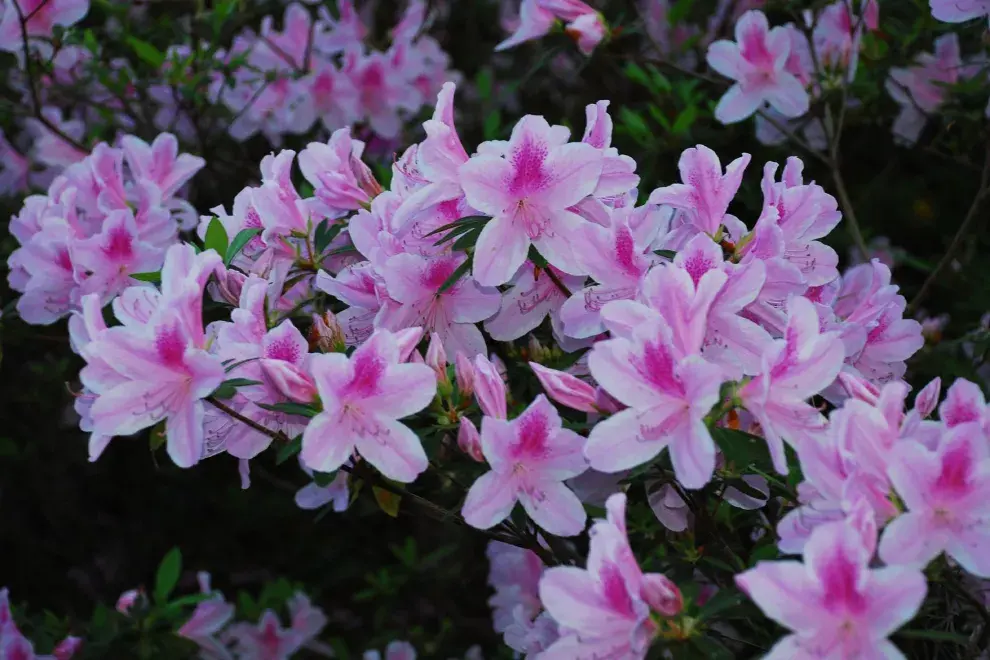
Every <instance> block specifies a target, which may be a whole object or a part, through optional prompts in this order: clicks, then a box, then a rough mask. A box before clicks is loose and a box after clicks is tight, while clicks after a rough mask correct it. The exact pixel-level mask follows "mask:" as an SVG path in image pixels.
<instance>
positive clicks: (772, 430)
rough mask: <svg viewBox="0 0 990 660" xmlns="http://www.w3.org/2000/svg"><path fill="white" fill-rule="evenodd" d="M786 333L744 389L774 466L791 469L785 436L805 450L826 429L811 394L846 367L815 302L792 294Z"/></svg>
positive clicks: (837, 342)
mask: <svg viewBox="0 0 990 660" xmlns="http://www.w3.org/2000/svg"><path fill="white" fill-rule="evenodd" d="M788 311H789V313H790V316H789V318H788V322H787V329H786V331H785V334H784V337H783V338H782V339H778V340H776V341H774V344H773V345H772V346H770V347H769V348H768V350H767V352H766V353H765V354H764V356H763V360H764V367H763V370H762V373H761V374H759V375H758V376H757V377H756V378H754V379H753V380H752V381H750V382H749V383H747V384H746V385H744V386H743V387H742V388H741V389H740V390H739V397H740V400H741V401H742V403H743V406H745V408H746V410H748V411H749V412H751V413H752V414H753V416H754V417H755V418H756V420H757V421H758V422H759V423H760V426H761V428H762V429H763V433H764V434H765V437H766V440H767V446H768V447H769V449H770V456H771V458H772V459H773V463H774V467H775V468H776V469H777V471H778V472H780V473H781V474H787V460H786V457H785V455H784V445H783V443H782V440H787V442H789V443H790V444H791V445H793V446H795V447H796V448H797V449H798V451H799V452H800V450H801V445H802V443H803V442H809V441H814V438H816V437H817V436H818V435H819V434H820V433H821V432H822V431H823V430H824V429H825V419H824V417H822V415H821V413H820V412H818V410H816V409H815V408H814V407H813V406H811V405H810V404H809V403H808V402H807V400H808V399H809V398H811V397H812V396H814V395H816V394H818V393H819V392H821V391H822V390H823V389H825V388H826V387H828V385H829V384H831V383H832V381H834V380H835V377H836V376H837V375H838V373H839V370H840V369H841V368H842V358H843V355H844V350H843V347H842V341H841V340H840V339H839V337H838V335H836V334H835V333H832V332H826V333H821V332H819V327H818V314H817V313H816V311H815V308H814V305H813V304H812V303H811V302H810V301H808V300H807V299H805V298H798V297H795V298H792V299H791V301H790V304H789V307H788Z"/></svg>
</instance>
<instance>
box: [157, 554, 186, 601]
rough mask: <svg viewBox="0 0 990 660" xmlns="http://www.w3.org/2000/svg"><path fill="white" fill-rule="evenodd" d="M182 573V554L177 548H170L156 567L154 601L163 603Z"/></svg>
mask: <svg viewBox="0 0 990 660" xmlns="http://www.w3.org/2000/svg"><path fill="white" fill-rule="evenodd" d="M181 572H182V552H181V551H180V550H179V549H178V548H172V549H171V550H169V551H168V554H167V555H165V558H164V559H162V563H161V564H159V566H158V574H157V575H156V576H155V601H156V602H158V603H165V602H166V601H167V600H168V597H169V596H170V595H171V594H172V590H173V589H175V585H176V584H178V582H179V574H180V573H181Z"/></svg>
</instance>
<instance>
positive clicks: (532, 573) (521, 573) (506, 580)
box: [485, 541, 546, 633]
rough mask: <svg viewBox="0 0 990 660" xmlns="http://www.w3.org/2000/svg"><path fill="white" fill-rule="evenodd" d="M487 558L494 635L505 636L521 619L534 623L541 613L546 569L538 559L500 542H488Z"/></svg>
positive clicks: (489, 601) (529, 552)
mask: <svg viewBox="0 0 990 660" xmlns="http://www.w3.org/2000/svg"><path fill="white" fill-rule="evenodd" d="M485 554H486V555H487V557H488V561H489V564H490V570H489V571H488V584H489V586H491V587H492V589H494V590H495V594H494V595H493V596H492V597H491V598H489V599H488V605H489V606H491V608H492V626H493V628H494V629H495V632H498V633H504V632H505V631H506V630H507V629H508V628H509V627H510V626H512V625H513V623H514V622H515V621H517V620H518V619H524V620H527V621H532V620H533V619H534V618H535V617H536V615H537V614H539V612H540V609H541V605H540V592H539V584H540V576H541V575H543V571H544V570H545V569H546V566H544V565H543V562H542V561H541V560H540V558H539V556H537V554H536V553H534V552H532V551H531V550H524V549H522V548H517V547H516V546H512V545H508V544H505V543H501V542H499V541H491V542H489V544H488V548H487V549H486V551H485ZM517 614H518V615H519V616H518V617H517Z"/></svg>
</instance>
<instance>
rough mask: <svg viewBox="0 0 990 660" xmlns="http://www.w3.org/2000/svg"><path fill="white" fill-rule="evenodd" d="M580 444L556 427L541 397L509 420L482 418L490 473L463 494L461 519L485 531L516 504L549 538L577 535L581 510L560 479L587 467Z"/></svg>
mask: <svg viewBox="0 0 990 660" xmlns="http://www.w3.org/2000/svg"><path fill="white" fill-rule="evenodd" d="M583 446H584V439H583V438H581V436H579V435H578V434H577V433H575V432H573V431H570V430H567V429H564V428H563V427H562V426H561V419H560V415H559V414H558V413H557V411H556V409H554V407H553V406H552V405H550V402H549V401H547V399H546V397H545V396H543V395H542V394H541V395H540V396H538V397H537V398H536V400H535V401H534V402H533V403H532V404H530V405H529V407H528V408H526V410H525V411H524V412H523V413H522V414H521V415H520V416H519V417H517V418H516V419H514V420H512V421H505V420H501V419H495V418H493V417H485V418H484V419H483V420H482V422H481V450H482V452H483V453H484V455H485V459H486V460H487V461H488V463H489V465H490V466H491V468H492V469H491V471H490V472H487V473H485V474H483V475H482V476H481V477H479V478H478V480H477V481H475V482H474V484H473V485H472V486H471V489H470V490H469V491H468V494H467V498H466V499H465V501H464V508H463V509H462V515H463V516H464V520H465V521H467V523H468V524H470V525H472V526H474V527H478V528H479V529H488V528H490V527H493V526H494V525H497V524H498V523H500V522H501V521H502V520H504V519H505V518H506V517H507V516H508V515H509V514H510V513H511V512H512V508H513V507H514V506H515V504H516V502H517V501H518V502H519V503H520V504H522V506H523V508H524V509H525V510H526V513H527V514H528V515H529V517H530V518H532V519H533V521H534V522H536V524H538V525H539V526H540V527H542V528H543V529H545V530H547V531H548V532H550V533H551V534H556V535H557V536H574V535H576V534H578V533H580V532H581V531H582V530H583V529H584V523H585V520H586V515H585V512H584V507H583V506H582V505H581V501H580V500H578V498H577V496H576V495H575V494H574V493H573V492H572V491H571V490H570V489H568V488H567V486H565V485H564V483H563V481H564V480H565V479H569V478H571V477H576V476H577V475H579V474H581V473H582V472H584V471H585V470H586V469H587V468H588V465H587V462H586V461H585V459H584V456H583V455H582V449H583Z"/></svg>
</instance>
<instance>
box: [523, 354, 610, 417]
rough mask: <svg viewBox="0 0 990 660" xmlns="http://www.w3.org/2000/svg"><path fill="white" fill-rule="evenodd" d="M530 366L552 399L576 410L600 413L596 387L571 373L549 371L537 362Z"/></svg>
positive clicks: (531, 363)
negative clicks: (597, 406)
mask: <svg viewBox="0 0 990 660" xmlns="http://www.w3.org/2000/svg"><path fill="white" fill-rule="evenodd" d="M529 366H530V368H532V370H533V373H535V374H536V377H537V378H538V379H539V380H540V384H541V385H543V389H544V390H546V393H547V396H549V397H550V398H551V399H553V400H554V401H556V402H557V403H559V404H560V405H562V406H567V407H568V408H572V409H574V410H580V411H582V412H587V413H595V412H598V409H597V408H596V407H595V388H594V387H592V386H591V385H589V384H588V383H586V382H584V381H583V380H581V379H580V378H577V377H575V376H572V375H570V374H569V373H565V372H563V371H557V370H556V369H549V368H547V367H544V366H543V365H541V364H537V363H536V362H530V363H529Z"/></svg>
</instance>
